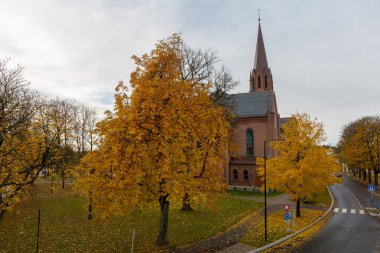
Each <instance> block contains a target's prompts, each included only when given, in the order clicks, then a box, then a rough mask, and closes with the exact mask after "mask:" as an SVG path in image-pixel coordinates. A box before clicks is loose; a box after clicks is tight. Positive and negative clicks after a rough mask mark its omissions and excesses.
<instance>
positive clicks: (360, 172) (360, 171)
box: [359, 169, 362, 179]
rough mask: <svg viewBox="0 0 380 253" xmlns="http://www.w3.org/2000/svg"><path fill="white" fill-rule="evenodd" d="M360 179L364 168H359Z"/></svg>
mask: <svg viewBox="0 0 380 253" xmlns="http://www.w3.org/2000/svg"><path fill="white" fill-rule="evenodd" d="M359 179H362V169H359Z"/></svg>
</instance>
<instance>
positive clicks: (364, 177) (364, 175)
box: [363, 169, 367, 181]
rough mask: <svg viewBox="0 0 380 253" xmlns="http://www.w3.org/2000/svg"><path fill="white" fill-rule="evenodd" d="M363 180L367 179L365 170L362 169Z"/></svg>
mask: <svg viewBox="0 0 380 253" xmlns="http://www.w3.org/2000/svg"><path fill="white" fill-rule="evenodd" d="M363 180H364V181H365V180H367V171H366V170H365V169H363Z"/></svg>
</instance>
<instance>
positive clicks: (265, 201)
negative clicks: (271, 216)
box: [264, 141, 269, 242]
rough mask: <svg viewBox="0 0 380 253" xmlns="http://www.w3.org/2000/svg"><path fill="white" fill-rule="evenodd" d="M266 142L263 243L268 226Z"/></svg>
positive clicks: (265, 153) (265, 145)
mask: <svg viewBox="0 0 380 253" xmlns="http://www.w3.org/2000/svg"><path fill="white" fill-rule="evenodd" d="M267 142H269V141H264V226H265V228H264V234H265V241H266V242H267V241H268V232H267V229H268V224H267Z"/></svg>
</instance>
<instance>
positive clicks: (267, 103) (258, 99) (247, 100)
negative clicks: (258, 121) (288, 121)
mask: <svg viewBox="0 0 380 253" xmlns="http://www.w3.org/2000/svg"><path fill="white" fill-rule="evenodd" d="M274 97H275V94H274V91H273V90H267V91H261V92H247V93H239V94H233V95H231V100H232V102H233V111H234V113H235V115H236V117H238V118H247V117H260V116H265V115H267V113H268V111H271V112H274V110H275V108H274V107H275V102H274V101H275V98H274Z"/></svg>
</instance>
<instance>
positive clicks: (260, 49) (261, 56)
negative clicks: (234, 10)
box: [254, 18, 268, 70]
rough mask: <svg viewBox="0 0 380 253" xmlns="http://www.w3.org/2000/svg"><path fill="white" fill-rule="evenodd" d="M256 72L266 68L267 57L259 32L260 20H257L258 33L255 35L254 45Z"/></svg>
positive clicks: (261, 35)
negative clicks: (255, 42) (255, 41)
mask: <svg viewBox="0 0 380 253" xmlns="http://www.w3.org/2000/svg"><path fill="white" fill-rule="evenodd" d="M254 68H255V69H256V70H262V69H264V68H268V62H267V55H266V53H265V46H264V39H263V34H262V32H261V25H260V18H259V32H258V35H257V44H256V56H255V66H254Z"/></svg>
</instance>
